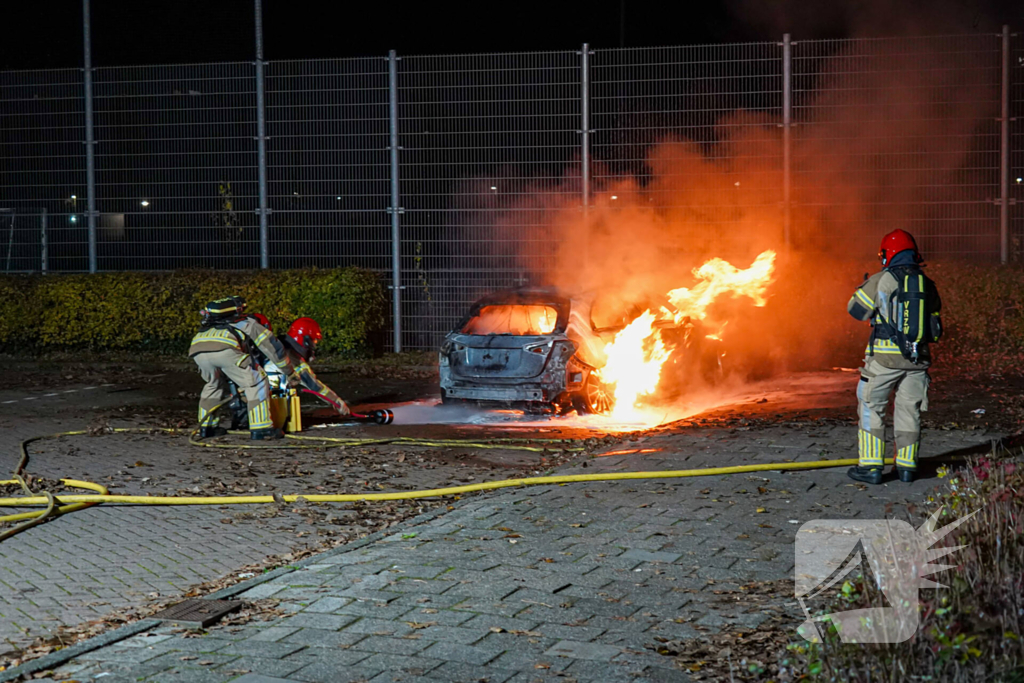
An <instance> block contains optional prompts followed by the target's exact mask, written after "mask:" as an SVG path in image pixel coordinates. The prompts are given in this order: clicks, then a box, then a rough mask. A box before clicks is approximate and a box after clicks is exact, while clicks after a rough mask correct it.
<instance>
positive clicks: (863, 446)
mask: <svg viewBox="0 0 1024 683" xmlns="http://www.w3.org/2000/svg"><path fill="white" fill-rule="evenodd" d="M857 438H858V448H857V451H858V456H859V457H858V460H859V463H858V464H859V465H860V466H861V467H881V466H882V465H883V457H884V455H885V442H884V441H882V440H881V439H879V438H878V437H877V436H874V435H873V434H872V433H871V432H868V431H865V430H863V429H860V430H858V431H857Z"/></svg>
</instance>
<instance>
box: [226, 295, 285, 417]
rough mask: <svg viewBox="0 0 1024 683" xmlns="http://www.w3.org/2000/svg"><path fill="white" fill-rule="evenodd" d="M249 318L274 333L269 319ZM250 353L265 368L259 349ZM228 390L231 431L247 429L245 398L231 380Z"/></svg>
mask: <svg viewBox="0 0 1024 683" xmlns="http://www.w3.org/2000/svg"><path fill="white" fill-rule="evenodd" d="M248 316H249V317H250V318H254V319H255V320H256V322H258V323H259V324H260V325H263V327H265V328H267V329H268V330H269V331H270V332H273V331H274V326H273V325H271V323H270V319H269V318H267V316H265V315H263V314H262V313H249V314H248ZM250 351H252V352H253V353H252V354H251V357H252V359H253V360H254V361H256V364H257V365H259V366H260V367H261V368H266V365H267V359H266V357H265V356H264V355H263V353H262V352H261V351H260V350H259V347H255V348H251V349H250ZM228 390H229V391H230V392H231V400H230V401H229V402H228V409H230V410H231V429H232V430H241V429H248V428H249V406H248V404H247V403H246V402H245V396H243V395H242V392H240V391H239V390H238V385H236V384H235V383H234V382H232V381H231V380H228Z"/></svg>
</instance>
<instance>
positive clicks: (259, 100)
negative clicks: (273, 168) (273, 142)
mask: <svg viewBox="0 0 1024 683" xmlns="http://www.w3.org/2000/svg"><path fill="white" fill-rule="evenodd" d="M255 3H256V7H255V11H256V164H257V166H258V170H257V176H258V180H259V203H260V205H259V209H258V213H259V215H260V268H262V269H264V270H266V269H267V268H269V267H270V229H269V228H268V226H267V114H266V107H265V106H264V90H263V3H262V0H255Z"/></svg>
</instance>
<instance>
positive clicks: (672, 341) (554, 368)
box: [440, 288, 720, 414]
mask: <svg viewBox="0 0 1024 683" xmlns="http://www.w3.org/2000/svg"><path fill="white" fill-rule="evenodd" d="M669 305H670V304H669V303H668V302H667V301H663V302H661V301H658V302H652V301H650V300H645V301H633V302H629V303H623V302H622V301H621V300H619V299H617V298H616V297H614V296H601V295H600V294H594V293H587V294H569V293H565V292H561V291H559V290H557V289H552V288H524V289H515V290H505V291H500V292H495V293H493V294H490V295H488V296H485V297H483V298H482V299H480V300H478V301H477V302H476V303H474V304H473V305H472V306H471V307H470V309H469V313H468V314H467V315H466V317H465V318H463V320H462V321H461V322H460V323H459V325H458V326H457V327H456V328H455V329H454V330H453V331H452V332H451V333H449V334H448V336H447V337H446V338H445V341H444V344H443V345H442V347H441V352H440V375H441V398H442V401H443V402H445V403H454V402H459V401H473V402H483V403H497V404H502V405H506V406H509V405H511V406H517V407H522V408H525V409H527V410H531V411H553V412H567V411H569V410H572V409H575V410H576V411H577V412H578V413H581V414H583V413H606V412H608V411H609V410H611V408H612V406H613V403H614V397H613V393H612V391H611V388H610V387H609V385H608V384H607V383H606V382H605V381H604V380H603V379H602V377H601V372H600V370H601V368H603V367H604V366H605V364H606V363H607V362H608V356H607V349H608V348H609V344H611V342H613V341H614V340H615V338H616V335H617V334H619V333H620V332H621V331H622V330H623V329H624V328H626V327H627V325H628V324H629V322H630V321H631V320H634V319H635V318H636V317H637V316H638V315H640V314H641V313H642V312H643V311H645V310H649V309H651V308H652V307H659V306H660V307H664V306H669ZM699 325H700V323H699V321H693V320H691V319H690V318H688V317H687V318H683V319H681V320H675V319H671V320H668V321H660V322H659V323H658V327H659V329H660V330H661V336H662V337H663V338H664V340H665V343H666V344H668V345H669V346H670V347H672V348H676V347H683V346H686V347H695V346H698V345H700V344H701V341H702V340H703V338H704V335H701V334H695V333H694V331H695V330H697V329H698V328H699ZM680 357H683V356H680ZM685 357H687V358H700V357H709V356H708V355H707V354H706V353H702V352H698V353H691V354H686V355H685ZM711 357H713V361H714V363H715V364H718V363H720V359H719V356H718V354H717V353H712V354H711ZM719 367H720V365H719Z"/></svg>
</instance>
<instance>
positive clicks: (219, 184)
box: [93, 62, 259, 270]
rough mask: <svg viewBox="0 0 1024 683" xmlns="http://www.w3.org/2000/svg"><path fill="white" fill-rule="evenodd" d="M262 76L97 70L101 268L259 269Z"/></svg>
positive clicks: (223, 69)
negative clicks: (258, 92)
mask: <svg viewBox="0 0 1024 683" xmlns="http://www.w3.org/2000/svg"><path fill="white" fill-rule="evenodd" d="M254 71H255V70H254V66H253V64H252V63H248V62H244V63H233V64H230V63H229V64H190V65H178V66H141V67H125V68H122V67H117V68H102V69H95V70H94V76H93V78H94V81H93V82H94V86H93V87H94V111H95V130H96V198H97V201H96V206H97V211H98V212H99V216H98V219H97V233H96V236H97V245H98V246H97V252H98V265H99V268H100V269H101V270H129V269H146V270H156V269H167V268H183V267H198V266H203V267H216V268H257V267H259V259H258V254H259V240H258V234H257V230H258V228H257V226H258V221H257V217H256V214H255V207H256V201H257V188H256V143H255V137H256V109H255V74H254Z"/></svg>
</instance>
